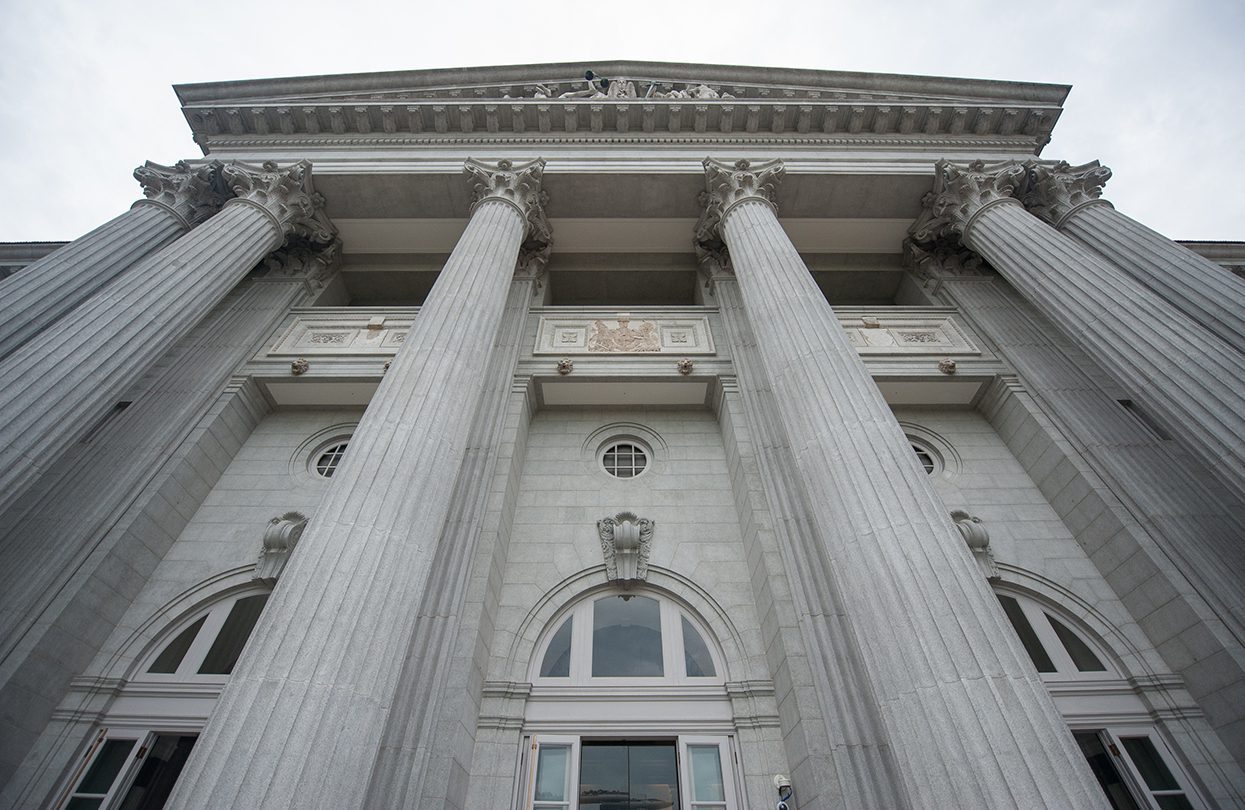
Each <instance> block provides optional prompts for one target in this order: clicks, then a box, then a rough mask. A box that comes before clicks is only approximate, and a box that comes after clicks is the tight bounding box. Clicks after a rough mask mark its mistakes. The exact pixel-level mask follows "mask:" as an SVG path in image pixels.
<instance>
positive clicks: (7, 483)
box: [0, 161, 333, 512]
mask: <svg viewBox="0 0 1245 810" xmlns="http://www.w3.org/2000/svg"><path fill="white" fill-rule="evenodd" d="M222 173H223V174H224V177H225V179H226V181H227V182H228V183H229V184H230V185H231V187H232V188H233V190H234V193H235V194H237V195H238V196H237V197H236V198H234V199H232V200H230V201H229V202H228V203H227V204H226V205H225V207H224V208H223V209H222V210H221V212H220V213H219V214H217V215H215V216H213V217H211V218H210V219H209V220H207V222H205V223H204V224H202V225H200V226H199V227H197V228H195V229H194V230H193V231H191V232H190V233H188V234H186V235H185V236H183V237H182V238H181V239H178V240H177V241H175V242H173V243H172V244H170V245H168V246H167V247H165V248H163V249H161V250H160V251H158V252H156V253H155V254H152V255H150V256H148V257H147V258H145V259H142V260H141V261H139V262H138V263H136V264H135V265H134V266H132V267H131V268H130V269H129V270H127V271H126V272H125V273H123V274H121V275H120V276H119V277H118V278H116V279H115V280H114V281H113V282H112V283H110V284H108V285H107V286H105V287H104V288H103V289H101V290H100V291H99V292H97V293H96V294H95V295H93V296H91V297H90V298H89V299H88V300H87V301H85V302H84V303H83V304H81V305H80V306H79V307H77V308H76V309H74V310H73V311H72V312H70V313H68V314H67V315H65V316H64V318H63V319H62V323H63V326H62V328H58V329H54V330H45V331H44V332H41V333H40V334H39V335H37V336H36V337H34V338H33V339H31V340H30V341H28V342H27V343H26V344H25V345H24V346H22V347H21V348H20V349H19V350H17V351H16V352H14V353H13V354H12V355H10V356H9V357H7V358H5V359H4V360H3V361H2V362H0V512H3V511H4V510H5V509H7V508H8V507H9V506H10V505H12V503H13V502H14V501H15V500H16V499H17V498H18V497H19V496H20V495H21V493H22V492H24V491H25V490H26V489H27V488H28V487H29V486H30V484H31V483H32V482H33V481H34V479H36V478H37V477H38V476H39V475H40V474H41V473H42V472H43V470H44V469H46V468H47V466H48V465H49V464H51V463H53V462H55V460H56V459H57V458H58V457H59V456H60V454H61V453H62V452H63V451H64V450H65V448H66V447H67V446H68V445H69V444H70V443H72V442H73V441H74V440H75V439H77V438H78V437H79V436H80V435H81V434H82V433H83V432H84V431H85V430H86V429H87V428H88V427H89V426H90V425H91V423H92V422H93V421H95V420H96V419H98V418H100V417H101V416H103V415H104V414H105V413H106V412H107V411H108V409H109V408H110V407H111V406H112V403H114V402H115V401H116V398H117V397H118V396H119V395H120V394H121V393H122V392H123V391H124V390H125V389H126V388H127V387H128V386H129V385H130V384H131V383H133V382H134V381H135V380H136V379H137V378H138V377H139V376H140V375H141V374H142V373H143V371H145V370H146V369H147V367H148V366H149V365H150V364H151V363H152V362H154V361H155V359H156V358H157V357H159V356H160V354H161V353H163V351H164V348H165V347H166V346H167V345H168V344H169V343H170V342H173V341H176V340H179V339H181V338H182V337H183V336H184V335H186V333H187V332H189V331H190V330H191V329H192V328H194V326H195V324H197V323H198V322H199V320H200V319H201V318H203V316H204V315H206V314H207V313H208V312H209V311H210V310H211V309H212V308H213V307H214V306H216V305H217V304H218V303H219V302H220V301H221V300H222V299H223V298H224V297H225V295H226V294H227V293H228V292H229V291H230V290H232V289H233V288H234V287H235V286H236V285H237V284H238V282H239V281H241V280H242V279H243V278H244V277H245V275H246V274H247V273H248V272H250V271H251V269H252V268H254V267H255V265H256V263H257V262H259V261H260V259H262V258H264V256H266V255H267V254H268V253H270V252H271V251H272V250H273V249H275V248H276V247H278V246H279V245H280V244H281V243H282V241H283V240H284V239H285V238H286V237H287V235H291V234H294V235H303V236H306V237H308V238H310V239H312V240H314V241H317V242H322V243H327V242H330V241H332V239H333V232H332V226H331V225H329V224H328V221H327V220H326V219H324V217H323V213H322V208H323V200H322V199H321V198H320V197H319V195H318V194H316V193H315V192H314V190H313V189H312V188H311V164H310V163H308V162H306V161H302V162H300V163H296V164H294V165H293V166H291V167H289V168H286V169H278V168H277V166H276V164H274V163H265V164H264V166H263V167H248V166H244V165H242V164H233V165H230V166H226V167H224V168H223V169H222Z"/></svg>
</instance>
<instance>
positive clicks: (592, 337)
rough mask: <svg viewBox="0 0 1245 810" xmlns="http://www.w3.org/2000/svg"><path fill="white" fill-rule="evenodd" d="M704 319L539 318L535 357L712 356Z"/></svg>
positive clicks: (624, 316)
mask: <svg viewBox="0 0 1245 810" xmlns="http://www.w3.org/2000/svg"><path fill="white" fill-rule="evenodd" d="M714 351H715V350H714V347H713V337H712V334H711V333H710V331H709V320H708V319H707V318H703V317H702V318H671V317H662V316H649V315H638V316H632V315H631V313H627V312H618V313H613V314H610V315H602V316H600V317H568V318H553V317H548V316H543V315H542V316H541V318H540V326H539V328H538V329H537V332H536V350H535V353H536V354H559V355H568V354H679V355H689V354H713V353H714Z"/></svg>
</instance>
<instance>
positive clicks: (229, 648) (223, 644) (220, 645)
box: [199, 593, 268, 675]
mask: <svg viewBox="0 0 1245 810" xmlns="http://www.w3.org/2000/svg"><path fill="white" fill-rule="evenodd" d="M267 602H268V594H266V593H261V594H257V595H255V596H246V597H243V598H242V599H239V600H238V601H237V602H234V603H233V607H232V608H230V609H229V616H228V617H227V618H226V619H225V624H224V626H223V627H221V629H220V633H218V634H217V635H216V640H215V641H213V642H212V646H211V648H210V649H208V652H207V655H206V656H204V658H203V663H202V664H200V665H199V674H200V675H228V674H229V673H231V672H233V665H234V664H236V663H238V656H239V655H241V654H242V648H243V647H245V646H246V640H247V639H248V638H250V637H251V631H252V630H254V629H255V622H257V621H259V614H260V612H261V611H262V610H263V609H264V605H265V604H266V603H267Z"/></svg>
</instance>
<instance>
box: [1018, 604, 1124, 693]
mask: <svg viewBox="0 0 1245 810" xmlns="http://www.w3.org/2000/svg"><path fill="white" fill-rule="evenodd" d="M997 593H998V594H999V595H1001V596H1007V597H1010V598H1012V599H1015V600H1016V604H1018V605H1020V611H1021V613H1023V614H1024V617H1025V618H1026V619H1028V621H1029V626H1030V627H1032V628H1033V632H1034V634H1035V635H1037V637H1038V641H1039V642H1040V643H1041V645H1042V649H1043V650H1045V651H1046V656H1047V657H1048V658H1050V662H1051V664H1053V665H1054V667H1055V671H1054V672H1039V673H1038V675H1039V676H1041V678H1042V680H1043V681H1068V680H1076V681H1114V680H1119V679H1120V677H1121V676H1120V673H1119V672H1118V671H1117V670H1116V668H1115V665H1114V663H1113V662H1112V660H1111V656H1109V655H1107V652H1106V650H1104V649H1103V648H1102V644H1100V643H1098V642H1097V641H1096V640H1094V639H1092V638H1087V637H1086V635H1085V634H1084V633H1082V632H1081V631H1080V629H1079V628H1077V626H1076V624H1075V622H1073V621H1070V620H1069V619H1068V618H1067V617H1064V616H1060V615H1059V614H1058V612H1056V611H1051V610H1049V609H1047V608H1046V607H1045V606H1044V605H1042V604H1041V603H1039V602H1037V601H1036V600H1034V599H1032V598H1031V597H1028V596H1026V595H1024V594H1023V593H1018V592H1016V591H1010V590H999V591H997ZM1000 609H1001V606H1000ZM1048 614H1049V615H1052V616H1054V618H1055V620H1056V621H1058V622H1059V623H1060V624H1062V625H1063V626H1064V627H1066V628H1068V631H1069V632H1071V633H1072V634H1073V635H1075V636H1076V637H1077V638H1079V639H1080V640H1081V643H1082V644H1084V645H1085V646H1086V647H1088V648H1089V649H1090V651H1091V652H1093V654H1094V656H1095V657H1097V659H1098V660H1099V661H1101V662H1102V665H1103V666H1104V667H1106V669H1104V670H1102V671H1100V672H1082V671H1081V670H1079V669H1077V666H1076V663H1075V662H1074V661H1073V660H1072V656H1071V655H1070V654H1069V653H1068V648H1067V647H1065V646H1064V645H1063V641H1062V640H1061V639H1060V638H1059V634H1058V633H1056V632H1055V628H1054V627H1053V626H1052V625H1051V623H1050V621H1049V620H1047V618H1046V617H1047V615H1048ZM1007 626H1008V627H1009V628H1011V627H1012V624H1011V620H1010V619H1009V620H1008V622H1007ZM1012 629H1013V630H1014V628H1012ZM1017 641H1018V642H1019V639H1017ZM1022 646H1023V645H1022ZM1025 657H1026V658H1028V655H1027V653H1026V656H1025Z"/></svg>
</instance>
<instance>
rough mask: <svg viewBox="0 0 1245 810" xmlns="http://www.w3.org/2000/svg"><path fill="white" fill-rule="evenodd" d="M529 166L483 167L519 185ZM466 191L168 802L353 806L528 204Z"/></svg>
mask: <svg viewBox="0 0 1245 810" xmlns="http://www.w3.org/2000/svg"><path fill="white" fill-rule="evenodd" d="M470 165H471V164H469V166H470ZM542 166H543V162H534V163H533V164H529V165H528V166H526V167H522V168H521V169H519V170H517V171H514V172H511V171H509V170H510V166H509V164H508V163H506V164H504V166H503V167H499V169H498V171H497V173H496V175H495V176H503V178H502V184H503V185H508V186H509V187H510V188H511V189H512V190H513V188H514V187H515V186H525V187H526V188H527V190H528V191H529V192H531V191H532V186H534V185H538V183H539V179H540V171H541V167H542ZM477 176H478V175H477ZM506 178H508V179H506ZM477 196H478V199H479V202H477V205H476V207H475V209H474V212H473V214H472V216H471V219H470V221H469V222H468V224H467V228H466V230H465V231H464V233H463V235H462V237H461V238H460V239H459V241H458V244H457V245H456V246H455V248H454V251H453V253H452V254H451V255H450V258H449V261H448V262H447V263H446V265H445V268H444V269H443V270H442V271H441V274H440V275H439V276H438V278H437V281H436V284H435V285H434V286H433V288H432V291H431V292H430V293H429V295H428V298H427V300H426V301H425V303H424V305H423V307H422V308H421V310H420V314H419V317H418V318H417V319H416V321H415V324H414V325H413V327H412V328H411V331H410V332H409V333H408V335H407V338H406V340H405V342H404V343H403V346H402V348H401V349H400V350H399V351H398V353H397V355H396V356H395V357H394V359H393V362H392V365H391V366H390V368H389V371H388V373H387V374H386V375H385V378H384V380H383V381H382V383H381V386H380V388H379V389H378V390H377V392H376V394H375V395H374V397H373V398H372V402H371V404H370V405H369V407H368V409H367V411H366V413H365V414H364V416H363V419H362V420H361V421H360V423H359V427H358V428H357V429H356V431H355V433H354V436H353V438H352V439H351V444H350V453H349V454H348V455H347V456H346V457H345V459H344V460H343V463H342V466H341V467H339V468H338V470H337V472H336V473H335V474H334V476H333V482H332V486H331V487H330V489H329V491H328V493H327V494H326V496H325V499H324V501H323V502H322V503H321V505H320V507H319V509H318V510H317V513H316V515H315V516H314V518H313V519H312V520H311V522H310V523H309V524H308V527H307V530H306V532H305V533H304V535H303V537H302V539H301V540H300V542H299V546H298V552H297V554H295V555H294V556H293V559H292V560H291V562H290V565H289V566H288V567H287V568H286V570H285V572H284V574H283V576H282V580H281V585H280V587H278V588H277V589H276V591H275V592H274V594H273V596H272V598H271V599H270V601H269V603H268V607H267V609H266V610H265V612H264V615H263V617H262V618H261V620H260V623H259V625H258V627H257V628H256V630H255V632H254V634H253V635H252V637H251V640H250V642H249V643H248V645H247V648H246V650H245V652H244V653H243V655H242V658H241V659H240V660H239V662H238V665H237V667H236V668H235V670H234V673H233V676H232V677H231V679H230V682H229V685H228V686H227V687H226V689H225V691H224V693H223V695H222V696H221V699H220V702H219V703H218V705H217V707H216V710H215V712H214V714H213V716H212V718H211V719H210V720H209V722H208V726H207V728H206V729H205V732H204V734H203V736H202V737H201V738H200V739H199V742H198V743H197V745H196V746H195V750H194V753H193V754H192V755H191V758H190V761H189V762H188V764H187V766H186V769H185V771H184V772H183V774H182V777H181V779H180V780H179V782H178V786H177V789H176V792H175V793H174V795H173V797H172V799H171V801H170V805H169V806H170V807H171V808H187V807H210V808H216V807H265V808H274V807H291V808H294V807H297V808H312V807H316V808H334V810H345V809H346V808H357V807H362V806H364V803H365V796H366V793H367V774H368V773H369V771H370V770H371V767H372V763H373V762H374V761H375V760H376V758H377V753H378V749H379V747H380V745H381V740H382V737H383V732H384V729H385V725H386V718H387V715H388V713H389V710H390V707H391V706H392V705H393V702H394V700H395V695H396V693H397V689H398V684H399V680H400V675H401V673H402V672H403V669H404V667H403V664H404V661H405V658H406V655H407V653H408V643H409V640H410V638H411V635H412V632H413V630H414V627H415V624H416V621H417V615H418V609H419V606H420V602H421V600H422V598H423V596H424V594H425V592H426V585H427V580H428V573H429V570H430V568H431V566H432V563H433V560H434V557H435V555H436V551H437V545H438V541H439V540H440V539H441V538H442V536H443V531H444V527H445V524H446V519H447V516H448V515H449V512H450V507H451V504H452V495H453V491H454V482H455V480H456V477H457V474H458V471H459V469H460V467H461V465H462V462H463V457H464V453H465V451H466V445H467V441H468V436H469V432H470V427H471V424H472V420H473V419H474V416H475V413H476V410H477V408H478V406H479V402H480V397H481V391H482V388H483V384H484V370H485V368H486V366H487V363H488V360H489V356H490V348H491V346H492V345H493V341H494V340H495V338H496V336H497V333H498V327H499V324H500V323H501V318H502V312H503V310H504V307H505V302H506V295H507V291H508V290H509V288H510V284H511V278H512V276H513V274H514V269H515V262H516V259H517V257H518V253H519V248H520V244H521V243H522V242H523V240H524V236H525V233H526V232H527V230H528V223H527V221H526V219H525V216H524V213H523V210H524V206H525V205H526V206H528V207H534V205H533V204H529V202H527V201H526V200H530V198H531V197H533V196H534V193H528V194H523V195H520V196H522V197H523V198H524V199H523V200H521V201H520V202H518V203H516V201H515V199H514V195H511V196H507V195H505V194H504V193H502V194H498V193H489V192H487V191H485V192H484V193H480V191H479V190H478V195H477Z"/></svg>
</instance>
